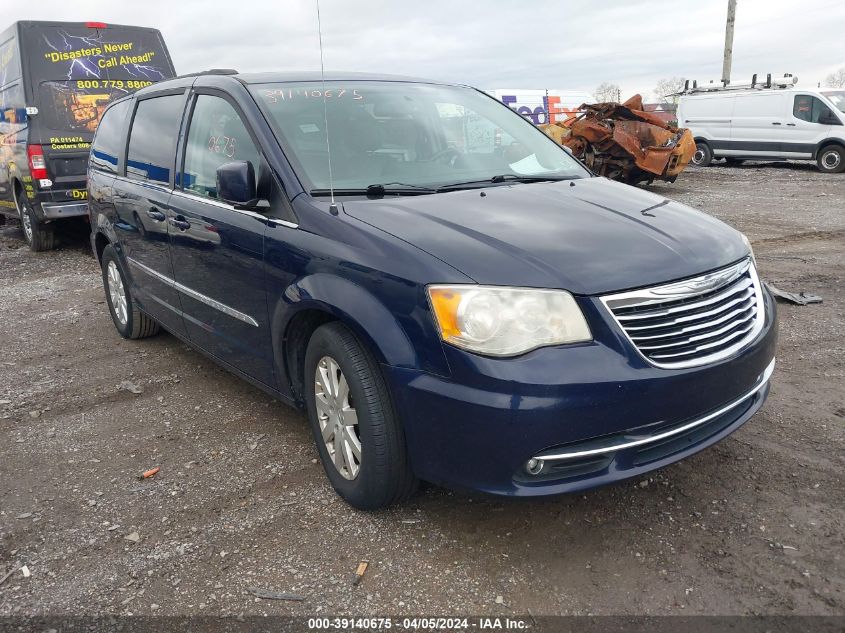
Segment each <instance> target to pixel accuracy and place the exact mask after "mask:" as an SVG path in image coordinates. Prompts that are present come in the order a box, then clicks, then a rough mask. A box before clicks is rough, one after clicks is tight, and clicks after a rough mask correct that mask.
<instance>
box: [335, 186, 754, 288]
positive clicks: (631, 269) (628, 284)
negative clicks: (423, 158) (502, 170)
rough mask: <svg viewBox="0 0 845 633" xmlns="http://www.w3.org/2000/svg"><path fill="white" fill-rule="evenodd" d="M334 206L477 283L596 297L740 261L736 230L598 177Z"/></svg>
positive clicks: (742, 246)
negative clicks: (557, 290) (420, 250)
mask: <svg viewBox="0 0 845 633" xmlns="http://www.w3.org/2000/svg"><path fill="white" fill-rule="evenodd" d="M343 208H344V211H345V212H346V213H348V214H349V215H351V216H352V217H354V218H357V219H358V220H361V221H363V222H366V223H368V224H370V225H372V226H374V227H376V228H378V229H381V230H383V231H385V232H387V233H390V234H392V235H394V236H395V237H398V238H400V239H402V240H405V241H406V242H408V243H410V244H412V245H414V246H416V247H418V248H420V249H422V250H424V251H426V252H428V253H429V254H431V255H433V256H434V257H437V258H438V259H441V260H443V261H444V262H446V263H448V264H450V265H451V266H453V267H454V268H456V269H458V270H459V271H461V272H462V273H464V274H465V275H467V276H468V277H471V278H472V279H474V280H475V281H476V282H478V283H481V284H493V285H506V286H528V287H542V288H564V289H566V290H569V291H570V292H573V293H575V294H584V295H593V294H603V293H607V292H612V291H617V290H625V289H628V288H636V287H642V286H648V285H653V284H658V283H662V282H666V281H672V280H675V279H682V278H684V277H691V276H694V275H697V274H700V273H703V272H706V271H709V270H713V269H716V268H719V267H722V266H726V265H728V264H730V263H732V262H735V261H737V260H739V259H741V258H742V257H744V256H746V255H747V254H748V249H747V248H746V246H745V244H744V243H743V241H742V238H741V237H740V233H739V232H737V231H735V230H734V229H732V228H730V227H729V226H727V225H726V224H724V223H722V222H720V221H719V220H716V219H715V218H712V217H710V216H708V215H705V214H704V213H700V212H698V211H696V210H694V209H691V208H689V207H687V206H685V205H683V204H680V203H677V202H673V201H670V200H668V199H666V198H663V197H662V196H658V195H655V194H653V193H649V192H647V191H643V190H642V189H637V188H635V187H630V186H628V185H623V184H620V183H617V182H613V181H610V180H607V179H606V178H586V179H581V180H571V181H563V182H550V183H532V184H514V185H510V186H493V187H487V188H485V189H482V190H478V189H472V190H462V191H454V192H449V193H442V194H436V195H421V196H405V197H396V198H389V197H388V198H382V199H378V200H348V201H345V202H344V203H343ZM437 281H443V280H434V279H433V280H432V282H437Z"/></svg>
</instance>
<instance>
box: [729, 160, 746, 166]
mask: <svg viewBox="0 0 845 633" xmlns="http://www.w3.org/2000/svg"><path fill="white" fill-rule="evenodd" d="M744 162H745V159H743V158H726V159H725V165H727V166H728V167H739V166H740V165H742V164H743V163H744Z"/></svg>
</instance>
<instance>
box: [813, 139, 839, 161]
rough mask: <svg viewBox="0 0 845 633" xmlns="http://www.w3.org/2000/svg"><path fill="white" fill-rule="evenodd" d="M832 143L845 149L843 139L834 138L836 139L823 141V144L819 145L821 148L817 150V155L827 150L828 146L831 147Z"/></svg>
mask: <svg viewBox="0 0 845 633" xmlns="http://www.w3.org/2000/svg"><path fill="white" fill-rule="evenodd" d="M831 145H834V146H836V147H838V148H840V149H843V150H845V143H843V142H842V141H838V140H834V141H822V144H821V145H819V149H818V150H816V157H818V155H819V154H821V153H822V152H823V151H824V150H826V149H827V148H828V147H830V146H831Z"/></svg>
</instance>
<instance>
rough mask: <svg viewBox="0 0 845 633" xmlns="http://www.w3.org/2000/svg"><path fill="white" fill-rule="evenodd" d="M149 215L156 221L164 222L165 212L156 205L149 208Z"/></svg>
mask: <svg viewBox="0 0 845 633" xmlns="http://www.w3.org/2000/svg"><path fill="white" fill-rule="evenodd" d="M147 215H148V216H150V217H151V218H152V219H153V220H155V221H156V222H164V214H163V213H162V212H161V211H159V210H158V209H156V208H155V207H150V208H149V209H147Z"/></svg>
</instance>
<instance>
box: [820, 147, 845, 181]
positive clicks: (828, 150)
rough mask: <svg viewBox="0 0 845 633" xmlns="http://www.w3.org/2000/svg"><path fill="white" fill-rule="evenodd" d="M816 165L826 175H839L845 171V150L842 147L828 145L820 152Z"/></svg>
mask: <svg viewBox="0 0 845 633" xmlns="http://www.w3.org/2000/svg"><path fill="white" fill-rule="evenodd" d="M816 164H817V165H818V166H819V171H821V172H823V173H825V174H839V173H842V172H843V171H845V148H843V147H841V146H840V145H827V146H826V147H823V148H822V149H820V150H819V155H818V158H816Z"/></svg>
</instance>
